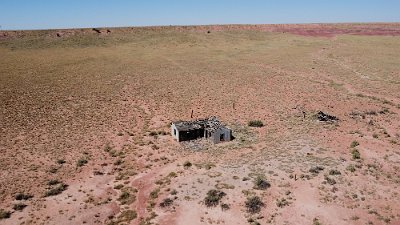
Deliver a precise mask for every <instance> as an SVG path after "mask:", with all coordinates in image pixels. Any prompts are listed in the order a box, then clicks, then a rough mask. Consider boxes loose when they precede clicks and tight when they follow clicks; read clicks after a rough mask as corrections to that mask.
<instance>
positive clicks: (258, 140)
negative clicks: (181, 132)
mask: <svg viewBox="0 0 400 225" xmlns="http://www.w3.org/2000/svg"><path fill="white" fill-rule="evenodd" d="M192 110H193V117H194V119H196V118H205V117H208V116H217V117H218V118H219V119H220V120H221V121H222V122H224V123H225V124H226V125H227V126H229V127H230V128H231V129H232V130H233V135H234V136H235V139H234V140H233V141H231V142H226V143H222V144H217V145H213V144H211V143H209V141H207V140H199V141H197V142H189V143H178V142H176V141H175V140H174V139H173V137H172V136H171V135H170V123H171V122H172V121H176V120H190V119H191V112H192ZM320 111H322V112H324V113H326V114H329V115H331V116H334V117H336V118H337V120H329V121H320V120H319V119H318V117H317V116H316V115H318V114H317V113H318V112H320ZM252 120H260V121H261V122H262V123H263V125H264V126H262V127H251V126H249V125H248V123H249V121H252ZM0 129H1V133H0V224H4V225H12V224H55V225H61V224H110V225H113V224H132V225H139V224H140V225H145V224H160V225H163V224H179V225H188V224H190V225H197V224H199V225H200V224H226V225H234V224H238V225H245V224H250V225H256V224H310V225H318V224H323V225H328V224H329V225H340V224H360V225H364V224H400V204H399V202H400V189H399V187H400V186H399V184H400V173H399V169H400V24H396V23H394V24H310V25H226V26H189V27H176V26H170V27H141V28H99V29H76V30H46V31H0Z"/></svg>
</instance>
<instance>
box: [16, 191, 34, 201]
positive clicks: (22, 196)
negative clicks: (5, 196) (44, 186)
mask: <svg viewBox="0 0 400 225" xmlns="http://www.w3.org/2000/svg"><path fill="white" fill-rule="evenodd" d="M30 198H33V195H30V194H24V193H18V194H16V195H15V200H18V201H20V200H28V199H30Z"/></svg>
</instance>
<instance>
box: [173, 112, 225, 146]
mask: <svg viewBox="0 0 400 225" xmlns="http://www.w3.org/2000/svg"><path fill="white" fill-rule="evenodd" d="M171 134H172V136H173V137H174V138H175V139H176V140H177V141H178V142H181V141H191V140H195V139H199V138H207V139H210V140H211V141H212V142H213V143H214V144H218V143H220V142H225V141H231V138H232V131H231V129H229V128H227V127H225V126H224V125H222V124H221V122H220V121H219V120H218V119H217V118H216V117H210V118H208V119H199V120H195V121H176V122H173V123H172V124H171Z"/></svg>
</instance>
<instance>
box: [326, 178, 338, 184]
mask: <svg viewBox="0 0 400 225" xmlns="http://www.w3.org/2000/svg"><path fill="white" fill-rule="evenodd" d="M325 180H326V182H327V183H328V184H330V185H334V184H336V181H335V179H333V178H330V177H328V176H325Z"/></svg>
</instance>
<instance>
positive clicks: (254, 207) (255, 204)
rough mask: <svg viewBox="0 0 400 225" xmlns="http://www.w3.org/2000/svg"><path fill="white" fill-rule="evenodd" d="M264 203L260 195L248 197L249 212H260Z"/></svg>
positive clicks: (247, 207) (246, 203)
mask: <svg viewBox="0 0 400 225" xmlns="http://www.w3.org/2000/svg"><path fill="white" fill-rule="evenodd" d="M264 205H265V204H264V203H263V202H262V201H261V198H260V197H258V196H252V197H249V198H247V200H246V202H245V206H246V209H247V212H249V213H258V212H260V211H261V207H264Z"/></svg>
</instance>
